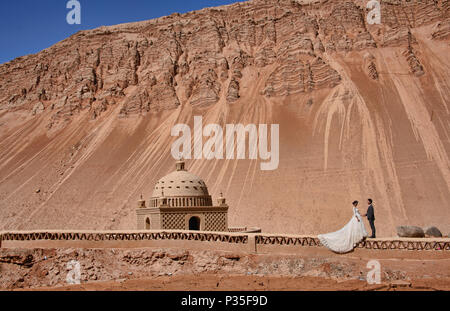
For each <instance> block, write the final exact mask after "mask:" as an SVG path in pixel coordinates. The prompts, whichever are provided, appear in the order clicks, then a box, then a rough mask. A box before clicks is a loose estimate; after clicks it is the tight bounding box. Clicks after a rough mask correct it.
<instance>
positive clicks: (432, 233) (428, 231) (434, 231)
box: [424, 226, 442, 238]
mask: <svg viewBox="0 0 450 311" xmlns="http://www.w3.org/2000/svg"><path fill="white" fill-rule="evenodd" d="M424 231H425V236H426V237H433V238H442V232H441V231H440V230H439V229H438V228H436V227H433V226H432V227H427V228H425V229H424Z"/></svg>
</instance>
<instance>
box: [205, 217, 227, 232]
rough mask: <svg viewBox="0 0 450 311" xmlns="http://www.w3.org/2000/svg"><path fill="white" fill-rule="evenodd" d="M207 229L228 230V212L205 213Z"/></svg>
mask: <svg viewBox="0 0 450 311" xmlns="http://www.w3.org/2000/svg"><path fill="white" fill-rule="evenodd" d="M205 222H206V223H205V231H222V232H224V231H227V230H228V228H227V214H226V213H205Z"/></svg>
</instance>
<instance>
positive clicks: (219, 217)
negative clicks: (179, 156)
mask: <svg viewBox="0 0 450 311" xmlns="http://www.w3.org/2000/svg"><path fill="white" fill-rule="evenodd" d="M148 205H149V206H146V202H145V201H144V200H143V199H142V198H141V200H140V201H139V204H138V209H137V210H136V214H137V227H138V230H161V229H167V230H200V231H228V205H227V204H226V200H225V198H224V197H223V196H222V195H221V197H220V198H219V199H218V201H217V205H216V206H214V205H213V200H212V198H211V196H210V195H209V193H208V188H207V186H206V184H205V182H204V181H203V180H202V179H201V178H200V177H198V176H196V175H194V174H192V173H189V172H188V171H186V169H185V162H183V161H178V162H177V163H176V171H174V172H172V173H170V174H169V175H167V176H165V177H163V178H161V179H160V180H159V181H158V182H157V183H156V185H155V187H154V190H153V194H152V197H151V198H150V201H149V204H148Z"/></svg>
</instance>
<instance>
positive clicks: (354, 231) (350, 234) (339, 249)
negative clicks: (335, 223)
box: [318, 201, 368, 253]
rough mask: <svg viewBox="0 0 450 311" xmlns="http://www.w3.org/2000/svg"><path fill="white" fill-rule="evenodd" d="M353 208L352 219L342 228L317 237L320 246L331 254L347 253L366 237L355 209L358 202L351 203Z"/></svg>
mask: <svg viewBox="0 0 450 311" xmlns="http://www.w3.org/2000/svg"><path fill="white" fill-rule="evenodd" d="M353 206H354V207H353V217H352V219H351V220H350V221H349V222H348V224H346V225H345V227H344V228H342V229H341V230H339V231H336V232H332V233H328V234H320V235H319V236H318V238H319V240H320V242H321V243H322V245H324V246H326V247H327V248H329V249H330V250H332V251H333V252H336V253H348V252H350V251H351V250H353V249H354V248H355V247H356V245H357V244H358V243H359V242H361V241H362V240H363V239H364V238H366V237H367V236H368V234H367V231H366V227H365V226H364V223H363V220H362V217H361V215H360V214H359V211H358V209H357V208H356V206H358V201H355V202H353Z"/></svg>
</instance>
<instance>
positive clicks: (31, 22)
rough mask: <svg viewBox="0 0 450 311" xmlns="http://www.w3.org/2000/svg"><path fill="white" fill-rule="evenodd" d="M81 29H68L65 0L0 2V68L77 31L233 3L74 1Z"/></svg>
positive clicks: (197, 0) (198, 0)
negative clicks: (77, 2) (78, 4)
mask: <svg viewBox="0 0 450 311" xmlns="http://www.w3.org/2000/svg"><path fill="white" fill-rule="evenodd" d="M78 1H79V2H80V3H81V25H69V24H68V23H67V22H66V16H67V13H68V12H69V9H67V8H66V4H67V2H68V0H2V1H0V64H2V63H5V62H8V61H10V60H12V59H14V58H16V57H19V56H23V55H27V54H34V53H37V52H39V51H41V50H43V49H45V48H48V47H49V46H51V45H53V44H55V43H57V42H59V41H61V40H63V39H65V38H67V37H69V36H70V35H72V34H74V33H76V32H77V31H79V30H84V29H92V28H97V27H100V26H102V25H116V24H121V23H127V22H135V21H142V20H147V19H152V18H156V17H160V16H166V15H170V14H172V13H175V12H177V13H185V12H189V11H193V10H198V9H202V8H205V7H213V6H219V5H224V4H231V3H235V2H239V1H237V0H162V1H160V0H78Z"/></svg>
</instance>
